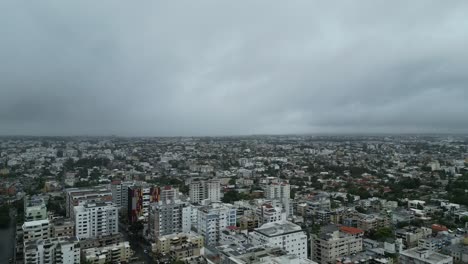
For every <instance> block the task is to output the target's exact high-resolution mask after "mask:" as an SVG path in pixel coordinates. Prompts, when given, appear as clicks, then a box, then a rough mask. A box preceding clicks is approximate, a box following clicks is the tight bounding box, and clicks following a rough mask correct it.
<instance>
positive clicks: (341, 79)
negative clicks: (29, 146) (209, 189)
mask: <svg viewBox="0 0 468 264" xmlns="http://www.w3.org/2000/svg"><path fill="white" fill-rule="evenodd" d="M332 2H333V3H332ZM467 13H468V2H466V1H440V0H439V1H410V2H408V1H359V2H356V1H336V2H335V1H299V0H298V1H282V2H271V1H245V2H239V1H140V2H138V3H135V2H129V1H74V2H71V1H58V0H56V1H52V0H51V1H49V0H46V1H33V2H30V1H29V2H28V1H21V0H20V1H1V2H0V25H1V26H0V61H1V63H0V134H28V135H68V134H73V135H77V134H95V135H101V134H119V135H234V134H252V133H321V132H463V133H466V132H468V122H466V115H467V114H468V103H466V102H467V101H468V74H467V69H468V52H467V51H466V47H468V30H467V29H468V16H466V14H467Z"/></svg>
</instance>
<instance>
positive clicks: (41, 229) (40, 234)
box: [23, 219, 50, 243]
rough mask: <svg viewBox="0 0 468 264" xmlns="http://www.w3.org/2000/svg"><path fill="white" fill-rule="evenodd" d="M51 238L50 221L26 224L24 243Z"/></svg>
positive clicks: (24, 225) (24, 226)
mask: <svg viewBox="0 0 468 264" xmlns="http://www.w3.org/2000/svg"><path fill="white" fill-rule="evenodd" d="M48 238H50V223H49V220H48V219H45V220H35V221H29V222H24V224H23V241H24V243H27V242H29V241H34V240H38V239H48Z"/></svg>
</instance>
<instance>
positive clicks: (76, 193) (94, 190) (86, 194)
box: [65, 186, 112, 219]
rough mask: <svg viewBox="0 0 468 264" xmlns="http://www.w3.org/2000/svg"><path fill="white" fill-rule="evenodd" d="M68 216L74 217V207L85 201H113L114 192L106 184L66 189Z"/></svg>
mask: <svg viewBox="0 0 468 264" xmlns="http://www.w3.org/2000/svg"><path fill="white" fill-rule="evenodd" d="M65 195H66V201H65V211H66V216H67V217H70V218H72V219H73V217H74V216H75V215H74V213H73V207H74V206H77V205H80V204H83V203H87V202H90V203H94V202H109V201H112V192H111V191H110V190H108V189H107V187H105V186H95V187H89V188H71V189H67V190H65Z"/></svg>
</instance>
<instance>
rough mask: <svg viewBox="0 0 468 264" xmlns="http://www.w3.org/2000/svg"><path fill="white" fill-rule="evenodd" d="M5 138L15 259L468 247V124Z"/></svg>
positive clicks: (324, 259) (385, 255)
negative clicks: (405, 130) (437, 129)
mask: <svg viewBox="0 0 468 264" xmlns="http://www.w3.org/2000/svg"><path fill="white" fill-rule="evenodd" d="M0 150H1V151H0V153H1V154H0V164H1V169H0V175H1V178H2V181H1V186H0V194H1V196H0V198H1V202H2V215H1V218H0V219H1V220H2V221H1V225H2V227H6V228H9V229H6V230H9V231H8V232H4V231H2V232H4V235H3V237H4V240H3V242H2V243H4V244H5V243H6V245H5V246H2V250H3V251H4V252H3V253H2V256H3V257H4V258H5V256H11V257H10V258H9V259H5V260H4V261H3V262H5V263H6V262H7V261H10V262H11V263H25V264H27V263H187V264H188V263H193V264H195V263H222V264H224V263H250V264H252V263H258V264H261V263H262V264H263V263H291V264H305V263H311V264H312V263H320V264H326V263H382V264H391V263H431V264H432V263H433V264H439V263H447V264H448V263H462V262H466V261H467V260H468V235H467V233H468V232H467V231H468V191H467V190H468V136H460V135H380V136H368V135H356V136H350V135H342V136H338V135H335V136H320V135H316V136H314V135H310V136H307V135H289V136H287V135H285V136H244V137H201V138H197V137H187V138H185V137H177V138H123V137H68V138H61V137H43V138H39V137H3V138H2V139H1V141H0ZM8 216H10V217H8ZM3 230H5V229H3ZM7 235H8V236H9V237H8V238H7V237H6V236H7Z"/></svg>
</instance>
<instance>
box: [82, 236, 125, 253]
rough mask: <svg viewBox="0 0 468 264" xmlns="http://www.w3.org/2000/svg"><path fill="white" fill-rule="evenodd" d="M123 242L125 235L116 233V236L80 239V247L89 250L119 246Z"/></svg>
mask: <svg viewBox="0 0 468 264" xmlns="http://www.w3.org/2000/svg"><path fill="white" fill-rule="evenodd" d="M121 241H123V234H122V233H116V234H112V235H107V236H98V237H92V238H82V239H80V247H81V250H83V249H88V248H96V247H105V246H110V245H113V244H117V243H119V242H121Z"/></svg>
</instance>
